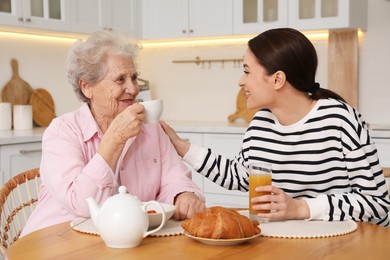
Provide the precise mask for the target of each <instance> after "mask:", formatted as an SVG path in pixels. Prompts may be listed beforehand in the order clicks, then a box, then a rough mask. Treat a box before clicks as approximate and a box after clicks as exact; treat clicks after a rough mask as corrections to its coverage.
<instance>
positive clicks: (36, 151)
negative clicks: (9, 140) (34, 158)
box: [19, 149, 42, 154]
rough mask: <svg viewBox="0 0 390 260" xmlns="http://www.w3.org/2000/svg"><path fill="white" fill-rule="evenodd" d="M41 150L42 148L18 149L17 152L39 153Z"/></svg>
mask: <svg viewBox="0 0 390 260" xmlns="http://www.w3.org/2000/svg"><path fill="white" fill-rule="evenodd" d="M40 152H42V149H31V150H20V151H19V153H21V154H29V153H40Z"/></svg>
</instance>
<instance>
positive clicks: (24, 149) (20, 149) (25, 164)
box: [0, 142, 42, 185]
mask: <svg viewBox="0 0 390 260" xmlns="http://www.w3.org/2000/svg"><path fill="white" fill-rule="evenodd" d="M41 157H42V143H41V142H33V143H23V144H9V145H1V146H0V172H1V180H0V181H1V183H0V185H3V184H4V183H5V182H7V181H8V180H9V179H10V178H11V177H12V176H15V175H16V174H18V173H21V172H23V171H26V170H29V169H32V168H36V167H39V165H40V163H41Z"/></svg>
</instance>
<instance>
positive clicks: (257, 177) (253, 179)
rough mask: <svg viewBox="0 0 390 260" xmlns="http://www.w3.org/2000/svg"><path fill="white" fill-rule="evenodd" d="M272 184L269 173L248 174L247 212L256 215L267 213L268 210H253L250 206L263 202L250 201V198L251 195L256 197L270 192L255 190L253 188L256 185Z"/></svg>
mask: <svg viewBox="0 0 390 260" xmlns="http://www.w3.org/2000/svg"><path fill="white" fill-rule="evenodd" d="M271 184H272V176H271V174H270V173H260V174H250V176H249V213H250V214H252V215H256V214H257V213H269V212H270V211H269V210H253V209H252V206H253V205H254V204H263V203H266V202H263V203H252V202H251V199H252V198H253V197H258V196H262V195H266V194H270V192H256V191H255V189H256V187H258V186H265V185H271Z"/></svg>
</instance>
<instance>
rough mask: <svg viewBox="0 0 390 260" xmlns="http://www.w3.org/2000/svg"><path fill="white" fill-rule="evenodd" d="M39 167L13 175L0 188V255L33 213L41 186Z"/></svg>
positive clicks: (18, 234)
mask: <svg viewBox="0 0 390 260" xmlns="http://www.w3.org/2000/svg"><path fill="white" fill-rule="evenodd" d="M39 176H40V175H39V168H35V169H31V170H28V171H25V172H22V173H19V174H18V175H16V176H14V177H12V178H11V179H10V180H9V181H7V183H5V184H4V186H3V187H2V188H1V189H0V255H2V256H3V257H4V256H5V254H6V250H7V248H8V247H9V246H10V245H11V244H12V243H13V242H15V241H16V240H18V238H19V236H20V233H21V232H22V229H23V227H24V225H25V224H26V221H27V219H28V217H29V216H30V215H31V212H32V211H33V209H34V207H35V204H36V202H37V201H38V192H39V186H40V177H39Z"/></svg>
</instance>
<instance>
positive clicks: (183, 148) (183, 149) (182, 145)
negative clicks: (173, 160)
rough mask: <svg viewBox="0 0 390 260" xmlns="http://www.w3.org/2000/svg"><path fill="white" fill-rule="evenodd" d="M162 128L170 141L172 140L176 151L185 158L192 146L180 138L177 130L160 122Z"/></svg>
mask: <svg viewBox="0 0 390 260" xmlns="http://www.w3.org/2000/svg"><path fill="white" fill-rule="evenodd" d="M160 125H161V127H162V128H163V129H164V131H165V133H166V134H167V135H168V136H169V139H170V140H171V143H172V144H173V146H174V147H175V149H176V152H177V153H178V154H179V155H180V156H181V157H183V156H184V155H185V154H186V153H187V152H188V150H189V149H190V146H191V144H190V143H189V142H187V141H186V140H184V139H182V138H180V137H179V136H178V135H177V134H176V132H175V130H174V129H173V128H172V127H170V126H169V125H168V124H167V123H165V122H164V121H160Z"/></svg>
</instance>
